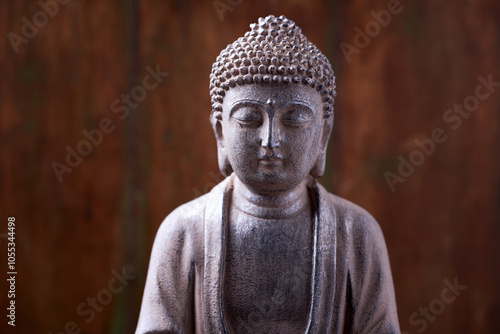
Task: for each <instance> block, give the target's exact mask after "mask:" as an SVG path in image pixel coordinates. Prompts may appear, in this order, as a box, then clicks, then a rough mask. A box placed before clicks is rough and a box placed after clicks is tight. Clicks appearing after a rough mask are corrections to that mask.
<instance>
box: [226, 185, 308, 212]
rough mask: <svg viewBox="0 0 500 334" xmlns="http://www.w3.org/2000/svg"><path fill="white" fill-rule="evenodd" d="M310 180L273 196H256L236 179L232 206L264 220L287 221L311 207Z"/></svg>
mask: <svg viewBox="0 0 500 334" xmlns="http://www.w3.org/2000/svg"><path fill="white" fill-rule="evenodd" d="M307 182H308V180H307V179H306V180H304V181H302V182H301V183H300V184H299V185H297V186H296V187H295V188H293V189H291V190H287V191H284V192H278V193H273V194H272V195H262V194H256V193H255V192H254V191H252V190H251V189H250V188H248V187H247V186H246V185H245V184H244V183H243V182H241V181H240V179H238V177H236V178H235V181H234V191H233V198H232V204H233V205H234V206H235V207H236V208H237V209H238V210H240V211H242V212H245V213H247V214H249V215H252V216H255V217H258V218H262V219H286V218H290V217H293V216H295V215H296V214H298V213H300V212H302V211H303V210H304V209H306V208H309V207H310V198H309V194H308V189H307Z"/></svg>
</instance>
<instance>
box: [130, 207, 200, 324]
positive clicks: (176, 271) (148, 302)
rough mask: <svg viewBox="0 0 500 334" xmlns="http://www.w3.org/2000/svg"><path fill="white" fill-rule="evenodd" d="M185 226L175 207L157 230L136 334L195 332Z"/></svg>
mask: <svg viewBox="0 0 500 334" xmlns="http://www.w3.org/2000/svg"><path fill="white" fill-rule="evenodd" d="M188 226H189V224H188V223H187V222H186V221H185V218H183V217H182V214H181V210H179V209H177V210H176V211H174V212H173V213H171V214H170V215H169V216H168V217H167V218H166V219H165V221H164V222H163V223H162V225H161V226H160V228H159V230H158V233H157V235H156V238H155V242H154V245H153V249H152V253H151V260H150V264H149V270H148V275H147V279H146V285H145V289H144V296H143V300H142V306H141V312H140V316H139V322H138V326H137V330H136V334H146V333H157V334H158V333H175V334H180V333H194V328H193V324H194V322H195V321H194V316H195V315H194V314H193V313H194V305H193V303H194V280H195V278H194V276H195V265H194V260H193V258H194V257H193V254H194V251H193V249H192V245H193V244H194V242H193V240H192V238H193V233H190V232H189V228H188Z"/></svg>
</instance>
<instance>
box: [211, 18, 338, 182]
mask: <svg viewBox="0 0 500 334" xmlns="http://www.w3.org/2000/svg"><path fill="white" fill-rule="evenodd" d="M250 27H251V30H250V31H248V32H246V33H245V35H244V37H240V38H239V39H238V40H236V41H235V42H234V43H232V44H229V45H228V46H227V47H226V48H225V49H224V50H222V52H221V53H220V55H219V56H218V57H217V60H216V62H215V63H214V64H213V67H212V73H211V74H210V95H211V97H212V113H211V118H210V120H211V123H212V126H213V128H214V132H215V135H216V139H217V149H218V158H219V167H220V170H221V172H222V173H223V174H224V175H226V176H228V175H229V174H231V173H232V172H233V171H234V172H235V173H236V175H237V176H238V178H239V179H240V180H241V181H243V183H245V184H246V185H247V186H256V187H257V188H258V187H265V188H266V189H269V190H280V189H284V188H286V187H293V186H294V185H296V184H299V183H300V182H301V181H302V180H304V179H305V178H306V177H307V175H308V174H310V175H312V176H313V177H315V178H317V177H321V176H322V174H323V172H324V168H325V158H326V148H327V143H328V139H329V137H330V133H331V130H332V126H333V102H334V97H335V94H336V93H335V77H334V74H333V70H332V68H331V65H330V62H329V61H328V59H327V58H326V57H325V56H324V55H323V54H322V53H321V51H320V50H319V49H318V48H317V47H316V46H315V45H314V44H312V43H311V42H309V41H308V40H307V38H306V37H305V36H304V35H303V34H302V33H301V29H300V28H299V27H297V26H296V25H295V23H294V22H293V21H291V20H288V19H287V18H286V17H284V16H280V17H279V18H276V17H274V16H272V15H271V16H268V17H266V18H259V23H258V24H255V23H254V24H251V25H250Z"/></svg>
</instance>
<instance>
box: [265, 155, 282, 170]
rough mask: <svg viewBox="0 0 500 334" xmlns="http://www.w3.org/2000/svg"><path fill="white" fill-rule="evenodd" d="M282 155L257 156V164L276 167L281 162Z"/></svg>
mask: <svg viewBox="0 0 500 334" xmlns="http://www.w3.org/2000/svg"><path fill="white" fill-rule="evenodd" d="M282 159H283V158H282V157H281V155H279V154H276V153H275V154H271V155H264V156H260V157H259V164H260V165H262V166H266V167H278V166H281V165H282V164H283V161H282Z"/></svg>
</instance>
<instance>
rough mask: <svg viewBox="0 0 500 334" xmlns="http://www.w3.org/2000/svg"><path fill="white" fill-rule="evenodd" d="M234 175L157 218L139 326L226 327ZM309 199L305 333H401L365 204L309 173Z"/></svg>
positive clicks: (155, 329)
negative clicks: (336, 191)
mask: <svg viewBox="0 0 500 334" xmlns="http://www.w3.org/2000/svg"><path fill="white" fill-rule="evenodd" d="M234 177H235V176H234V174H233V175H231V176H229V177H227V178H226V179H225V180H224V181H222V182H221V183H219V184H218V185H217V186H215V187H214V188H213V189H212V191H211V192H210V193H208V194H206V195H203V196H201V197H199V198H197V199H195V200H193V201H191V202H189V203H186V204H184V205H182V206H180V207H179V208H177V209H176V210H174V211H173V212H172V213H171V214H170V215H168V216H167V218H166V219H165V221H164V222H163V223H162V224H161V226H160V228H159V230H158V233H157V236H156V239H155V242H154V245H153V250H152V254H151V260H150V266H149V271H148V276H147V280H146V286H145V290H144V296H143V301H142V306H141V313H140V316H139V323H138V326H137V331H136V333H137V334H145V333H176V334H177V333H197V334H198V333H208V334H211V333H229V331H228V329H227V326H226V323H225V320H224V312H223V305H222V300H223V299H222V289H223V282H224V280H223V275H224V263H225V249H226V235H227V233H228V232H227V231H228V224H229V215H228V213H229V205H230V199H231V194H232V188H233V179H234ZM308 187H309V188H310V189H311V190H312V191H313V194H314V196H315V198H314V199H313V200H312V201H311V203H312V205H313V206H314V207H313V209H314V213H315V218H314V220H313V224H314V228H313V233H314V236H313V237H314V241H313V245H314V246H313V247H314V248H313V270H312V275H313V277H312V280H311V281H312V286H311V292H312V294H311V296H312V300H311V308H310V311H309V321H308V326H307V330H306V333H309V334H312V333H318V334H324V333H384V334H389V333H400V330H399V324H398V318H397V310H396V302H395V296H394V287H393V282H392V275H391V270H390V265H389V258H388V255H387V249H386V245H385V241H384V237H383V235H382V231H381V229H380V227H379V225H378V223H377V222H376V221H375V219H374V218H373V217H372V216H371V215H370V214H369V213H368V212H366V211H365V210H364V209H362V208H360V207H359V206H357V205H355V204H353V203H351V202H349V201H347V200H344V199H342V198H340V197H337V196H335V195H332V194H330V193H328V192H327V191H326V190H325V189H324V188H323V187H322V186H321V185H320V184H319V183H318V182H316V181H315V180H314V179H312V178H310V181H309V184H308Z"/></svg>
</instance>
